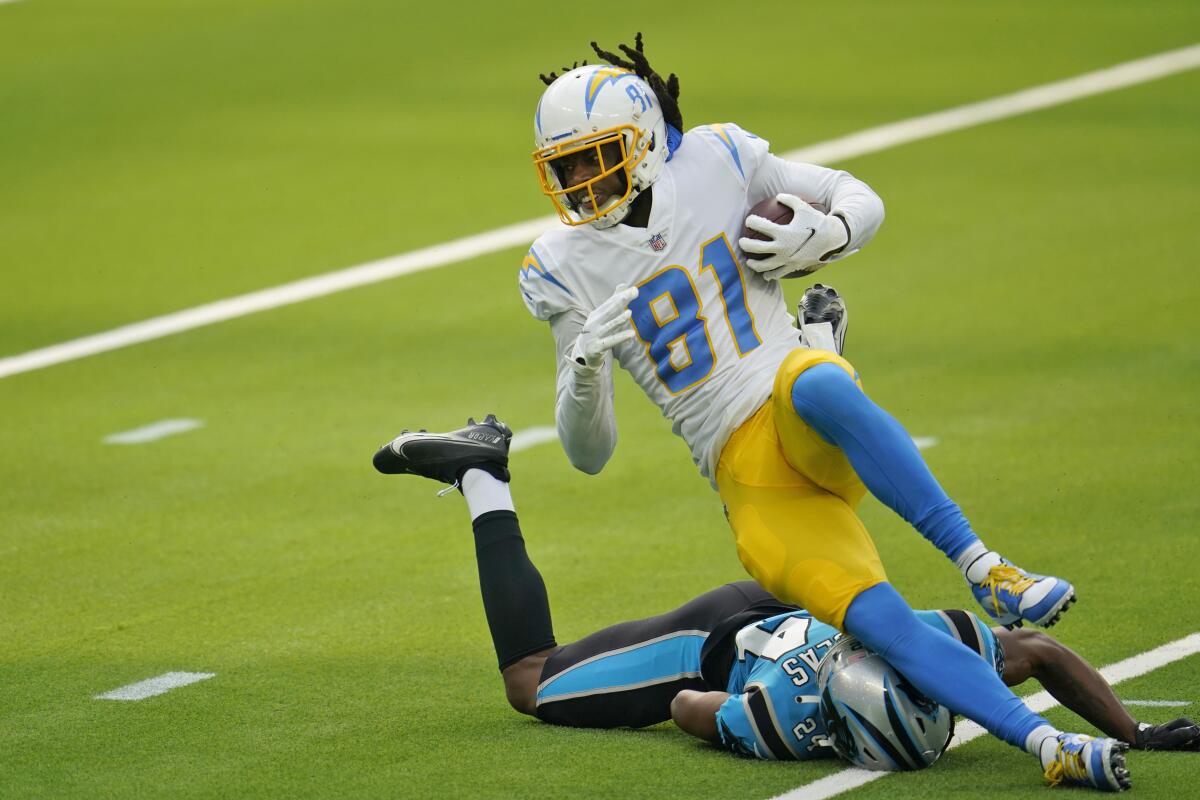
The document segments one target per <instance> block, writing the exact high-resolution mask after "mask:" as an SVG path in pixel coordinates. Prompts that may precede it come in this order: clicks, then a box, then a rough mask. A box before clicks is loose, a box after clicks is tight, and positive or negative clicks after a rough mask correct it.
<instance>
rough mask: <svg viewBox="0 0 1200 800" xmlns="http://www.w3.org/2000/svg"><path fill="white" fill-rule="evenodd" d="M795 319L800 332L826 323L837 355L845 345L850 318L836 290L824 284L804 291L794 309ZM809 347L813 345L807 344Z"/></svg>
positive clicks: (844, 303)
mask: <svg viewBox="0 0 1200 800" xmlns="http://www.w3.org/2000/svg"><path fill="white" fill-rule="evenodd" d="M796 319H798V320H799V321H800V330H801V332H803V331H804V329H805V327H806V326H809V325H819V324H821V323H823V322H824V323H828V324H829V328H830V330H831V332H832V334H833V342H834V345H835V346H836V351H835V352H837V354H838V355H841V354H842V348H843V347H844V346H845V344H846V327H847V326H848V325H849V321H850V317H849V314H848V313H847V312H846V302H845V301H844V300H842V296H841V295H840V294H838V293H837V289H834V288H833V287H832V286H825V285H824V284H820V283H818V284H816V285H814V286H812V287H811V288H808V289H805V290H804V296H803V297H801V298H800V305H799V306H798V307H797V308H796ZM809 346H810V347H812V346H813V344H809Z"/></svg>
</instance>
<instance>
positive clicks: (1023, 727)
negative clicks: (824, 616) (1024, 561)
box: [844, 583, 1050, 749]
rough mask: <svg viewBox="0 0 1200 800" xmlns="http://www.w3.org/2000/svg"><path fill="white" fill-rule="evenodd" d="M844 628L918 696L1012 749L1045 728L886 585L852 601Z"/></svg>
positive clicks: (986, 668)
mask: <svg viewBox="0 0 1200 800" xmlns="http://www.w3.org/2000/svg"><path fill="white" fill-rule="evenodd" d="M844 628H845V630H846V632H847V633H849V634H851V635H853V636H855V637H857V638H858V639H859V640H860V641H861V642H862V643H863V644H865V645H866V646H867V647H868V648H869V649H870V650H872V651H874V652H876V653H878V654H879V655H881V656H883V658H884V660H886V661H887V662H888V663H889V664H891V665H892V666H893V667H895V668H896V671H898V672H899V673H900V674H901V675H903V676H904V677H905V678H907V679H908V681H909V683H911V684H912V685H913V686H915V687H916V688H917V690H918V691H920V692H921V693H922V694H924V695H926V696H927V697H930V698H932V699H933V700H936V701H937V702H939V703H941V704H942V705H944V706H946V707H947V708H949V709H950V710H951V711H954V712H955V713H958V714H962V715H963V716H965V717H967V718H968V719H971V720H974V721H975V722H977V723H979V724H980V725H982V726H983V727H984V728H986V729H987V730H988V732H989V733H991V734H993V735H994V736H997V737H999V738H1001V739H1003V740H1004V741H1006V742H1008V743H1009V744H1011V745H1013V746H1014V747H1020V748H1022V749H1024V748H1025V747H1026V745H1027V741H1026V740H1027V739H1028V737H1029V734H1030V733H1032V732H1033V731H1034V729H1036V728H1038V727H1041V726H1043V725H1047V726H1048V725H1049V724H1050V723H1048V722H1046V720H1045V719H1043V718H1042V717H1039V716H1038V715H1037V714H1034V713H1033V712H1032V711H1030V710H1029V709H1028V708H1027V707H1026V706H1025V704H1024V703H1023V702H1021V698H1019V697H1017V696H1016V695H1014V694H1013V693H1012V692H1011V691H1010V690H1009V688H1008V687H1007V686H1005V685H1004V682H1003V681H1001V680H1000V677H999V676H998V675H997V674H996V670H995V669H993V668H992V665H990V664H988V663H987V662H986V661H984V660H983V659H982V658H980V657H979V654H978V653H975V652H973V651H972V650H969V649H968V648H967V647H966V646H964V645H963V644H962V643H961V642H959V641H957V640H956V639H952V638H950V637H949V636H947V635H945V634H944V633H941V632H940V631H937V630H935V629H933V628H931V627H930V626H928V625H926V624H925V623H923V622H921V620H920V619H918V617H917V615H916V614H914V613H913V611H912V609H911V608H909V607H908V604H907V603H905V602H904V598H903V597H901V596H900V594H899V593H898V592H897V591H896V590H895V589H894V588H892V585H891V584H889V583H880V584H876V585H875V586H872V587H871V588H870V589H867V590H866V591H865V592H862V593H861V594H860V595H858V597H856V598H854V601H853V602H852V603H850V608H849V609H848V610H847V611H846V619H845V624H844Z"/></svg>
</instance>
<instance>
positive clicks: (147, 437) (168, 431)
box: [104, 419, 204, 444]
mask: <svg viewBox="0 0 1200 800" xmlns="http://www.w3.org/2000/svg"><path fill="white" fill-rule="evenodd" d="M202 427H204V423H203V422H201V421H200V420H198V419H160V420H159V421H158V422H151V423H150V424H149V425H143V426H142V427H140V428H134V429H133V430H128V431H121V432H119V433H110V434H109V435H108V436H105V437H104V443H105V444H144V443H145V442H154V441H157V440H159V439H164V438H166V437H168V436H174V435H175V434H177V433H183V432H184V431H191V430H195V429H196V428H202Z"/></svg>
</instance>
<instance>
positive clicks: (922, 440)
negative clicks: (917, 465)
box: [913, 436, 938, 450]
mask: <svg viewBox="0 0 1200 800" xmlns="http://www.w3.org/2000/svg"><path fill="white" fill-rule="evenodd" d="M937 443H938V438H937V437H936V436H914V437H913V444H915V445H916V446H917V449H918V450H928V449H929V448H931V447H933V446H934V445H935V444H937Z"/></svg>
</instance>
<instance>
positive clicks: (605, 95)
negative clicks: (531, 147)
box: [533, 64, 667, 228]
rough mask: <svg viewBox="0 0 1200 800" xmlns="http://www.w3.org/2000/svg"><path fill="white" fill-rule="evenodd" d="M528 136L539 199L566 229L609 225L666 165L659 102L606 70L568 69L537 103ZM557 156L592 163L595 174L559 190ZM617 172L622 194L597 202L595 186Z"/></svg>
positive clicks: (625, 74) (622, 73)
mask: <svg viewBox="0 0 1200 800" xmlns="http://www.w3.org/2000/svg"><path fill="white" fill-rule="evenodd" d="M533 135H534V141H535V143H536V144H537V150H535V151H534V152H533V163H534V165H535V166H536V167H537V173H538V180H539V181H540V182H541V185H542V192H543V193H544V194H546V195H547V196H548V197H549V198H550V199H551V200H552V201H554V208H555V210H556V211H558V217H559V219H561V220H562V221H563V222H564V223H566V224H567V225H583V224H585V223H591V224H592V225H594V226H595V227H597V228H608V227H611V226H613V225H616V224H617V223H618V222H620V221H621V220H622V219H624V218H625V216H626V215H627V214H628V213H629V207H630V206H631V205H632V204H633V201H634V198H636V197H637V196H638V195H639V194H640V193H641V192H643V191H644V190H646V189H647V188H649V187H650V185H651V184H652V183H654V181H655V179H656V178H658V176H659V174H660V173H661V172H662V168H663V164H665V163H666V161H667V126H666V122H665V121H664V120H663V113H662V108H661V107H660V106H659V103H658V97H656V96H655V94H654V91H653V90H652V89H651V88H650V85H649V84H648V83H646V82H645V81H644V80H642V79H641V78H639V77H638V76H637V75H635V74H634V73H632V72H630V71H628V70H625V69H621V68H619V67H610V66H607V65H605V64H594V65H590V66H584V67H579V68H577V69H573V70H571V71H570V72H566V73H564V74H563V75H561V76H560V77H559V78H557V79H556V80H555V81H554V83H552V84H550V86H548V87H547V88H546V91H545V92H543V93H542V99H541V100H540V101H538V107H537V113H536V114H535V115H534V118H533ZM605 145H614V146H613V147H605ZM618 153H619V156H618V155H617V154H618ZM606 155H607V158H606ZM564 156H574V157H577V158H582V157H587V158H591V159H594V163H595V165H596V168H597V169H598V172H597V173H596V174H594V175H590V176H589V177H588V178H587V179H586V180H581V181H579V182H577V183H575V185H573V186H566V185H564V183H565V181H566V179H567V176H566V174H565V170H563V169H560V168H559V167H556V165H555V162H556V161H557V160H558V159H561V158H563V157H564ZM614 161H615V163H614ZM618 173H619V174H621V175H623V183H624V186H623V192H622V191H617V192H615V193H604V194H606V195H607V196H604V195H602V196H601V197H600V198H599V202H597V195H596V192H595V190H594V187H595V185H596V183H597V182H599V181H602V180H604V179H606V178H608V177H609V176H611V175H614V174H618Z"/></svg>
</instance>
